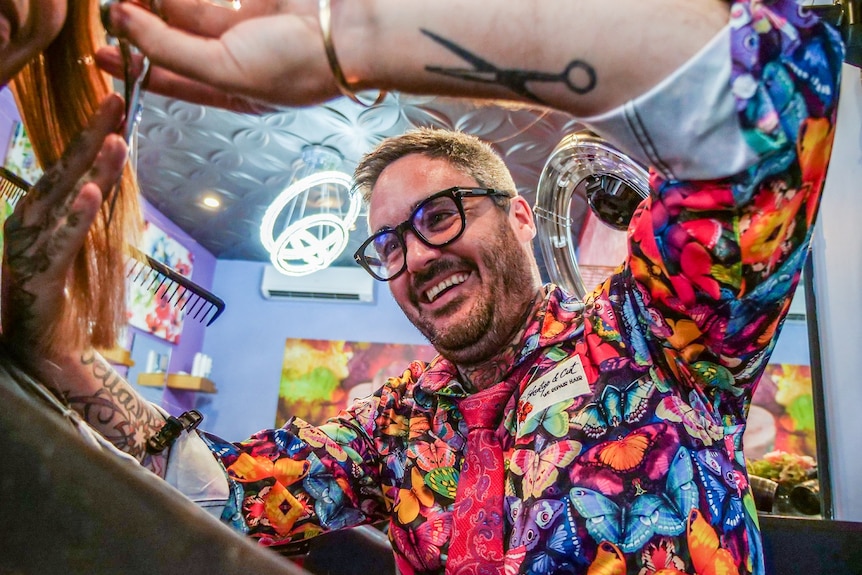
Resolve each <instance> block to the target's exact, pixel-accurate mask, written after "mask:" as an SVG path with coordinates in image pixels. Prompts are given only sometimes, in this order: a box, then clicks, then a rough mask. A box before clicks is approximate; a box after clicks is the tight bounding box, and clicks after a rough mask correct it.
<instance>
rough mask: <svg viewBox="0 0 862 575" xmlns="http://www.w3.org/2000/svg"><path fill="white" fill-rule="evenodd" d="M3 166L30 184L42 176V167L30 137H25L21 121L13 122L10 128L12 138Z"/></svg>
mask: <svg viewBox="0 0 862 575" xmlns="http://www.w3.org/2000/svg"><path fill="white" fill-rule="evenodd" d="M3 166H4V167H5V168H6V169H7V170H9V171H10V172H13V173H14V174H16V175H18V176H20V177H21V178H23V179H24V180H26V181H27V182H29V183H31V184H35V183H36V182H37V181H38V180H39V178H41V177H42V169H41V168H40V167H39V162H37V161H36V155H35V154H34V153H33V146H32V144H31V143H30V138H29V137H27V131H26V130H25V129H24V124H23V123H21V122H15V127H14V128H13V129H12V139H11V140H10V142H9V147H8V148H7V150H6V157H5V158H4V161H3Z"/></svg>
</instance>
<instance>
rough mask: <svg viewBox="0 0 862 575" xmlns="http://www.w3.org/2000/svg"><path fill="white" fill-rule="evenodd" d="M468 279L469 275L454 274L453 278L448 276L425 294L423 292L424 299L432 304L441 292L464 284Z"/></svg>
mask: <svg viewBox="0 0 862 575" xmlns="http://www.w3.org/2000/svg"><path fill="white" fill-rule="evenodd" d="M468 277H469V274H456V275H454V276H450V277H448V278H446V279H445V280H443V281H442V282H440V283H439V284H437V285H435V286H434V287H432V288H431V289H429V290H428V291H427V292H425V297H427V298H428V301H429V302H433V301H434V300H435V299H436V298H437V296H438V295H439V294H440V292H441V291H443V290H444V289H446V288H449V287H452V286H454V285H458V284H462V283H464V282H465V281H467V278H468Z"/></svg>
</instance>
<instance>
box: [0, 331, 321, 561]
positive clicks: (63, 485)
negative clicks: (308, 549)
mask: <svg viewBox="0 0 862 575" xmlns="http://www.w3.org/2000/svg"><path fill="white" fill-rule="evenodd" d="M27 377H28V376H27V375H26V374H25V373H24V372H23V371H21V370H20V369H19V368H18V367H17V366H16V365H15V363H14V362H13V361H11V360H10V358H9V355H8V353H7V352H6V351H5V349H3V348H2V347H0V574H15V575H31V574H32V575H51V574H54V573H58V574H59V573H62V574H64V575H66V574H68V575H75V574H81V575H99V574H103V573H105V574H107V573H111V574H123V575H138V574H140V575H144V574H146V575H153V574H161V573H164V574H170V573H177V574H182V575H195V574H200V575H205V574H206V575H213V574H219V575H229V574H236V575H249V574H251V573H261V574H266V575H307V573H308V572H307V571H305V570H303V569H301V568H299V567H297V566H296V565H294V564H293V563H291V562H289V561H288V560H286V559H284V558H282V557H280V556H278V555H276V554H275V553H273V552H271V551H269V550H267V549H264V548H262V547H258V546H257V545H255V544H254V543H252V542H251V541H250V540H248V539H246V538H244V537H242V536H241V535H238V534H237V533H235V532H234V531H232V530H231V529H229V528H228V527H226V526H224V525H223V524H221V523H220V522H219V521H218V520H217V519H215V518H213V517H212V516H210V515H209V514H207V513H206V512H205V511H203V510H202V509H200V508H199V507H197V506H196V505H195V504H194V503H192V502H191V501H190V500H188V499H186V498H185V497H184V496H183V495H182V494H180V493H179V492H178V491H177V490H175V489H174V488H172V487H171V486H170V485H168V484H167V483H165V482H164V481H162V480H160V479H158V478H157V477H155V476H154V475H153V474H151V473H150V472H149V471H147V470H145V469H143V468H142V467H139V466H136V465H134V464H130V463H126V462H121V461H119V460H118V459H116V457H115V456H113V455H109V454H107V453H104V452H102V451H99V450H97V449H94V448H93V447H91V446H90V445H87V444H86V443H85V442H84V440H83V439H82V438H81V437H80V436H79V435H78V434H77V432H76V431H74V430H73V429H72V428H71V426H70V425H69V424H68V422H66V421H64V420H63V418H62V417H60V416H59V415H58V414H57V413H55V412H54V411H51V410H49V409H48V408H47V407H46V404H44V403H42V401H41V400H39V399H37V398H35V397H34V396H32V395H29V394H28V393H26V392H24V391H23V389H26V388H27V387H28V386H26V385H24V386H22V385H21V382H22V381H24V380H25V378H27Z"/></svg>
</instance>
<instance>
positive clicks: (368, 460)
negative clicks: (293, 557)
mask: <svg viewBox="0 0 862 575" xmlns="http://www.w3.org/2000/svg"><path fill="white" fill-rule="evenodd" d="M378 401H379V399H378V397H376V396H372V397H369V398H367V399H365V400H360V401H357V402H356V403H355V404H354V406H353V407H352V408H351V409H350V410H347V411H344V412H342V413H341V414H340V415H339V416H338V417H336V418H334V419H332V420H329V421H328V422H326V423H324V424H323V425H320V426H312V425H310V424H308V423H306V422H305V421H303V420H300V419H296V418H294V419H292V420H290V421H288V422H287V423H286V424H285V425H284V427H282V428H280V429H272V430H265V431H261V432H258V433H256V434H255V435H253V436H252V437H251V438H249V439H247V440H246V441H243V442H240V443H230V442H227V441H224V440H222V439H220V438H218V437H216V436H214V435H211V434H208V433H205V432H201V433H200V437H201V438H202V439H203V441H204V442H205V443H206V445H207V447H208V448H209V451H210V452H211V453H212V454H215V456H216V458H217V459H218V461H219V462H220V464H221V465H220V466H221V467H222V468H223V471H222V475H223V476H224V477H225V482H226V488H227V491H229V493H228V495H227V497H226V504H225V505H224V506H223V508H222V513H221V519H222V521H224V522H226V523H228V524H229V525H231V526H233V527H234V528H235V529H237V530H238V531H240V532H242V533H245V534H247V535H248V536H250V537H252V538H255V539H257V540H258V541H259V542H260V543H261V544H263V545H267V546H277V545H285V544H288V543H296V542H299V541H303V540H305V539H307V538H309V537H312V536H314V535H317V534H319V533H321V532H323V531H328V530H334V529H341V528H345V527H352V526H355V525H359V524H363V523H370V522H375V521H378V520H381V519H383V518H384V517H386V516H387V515H386V507H387V506H386V503H385V500H384V497H383V496H382V492H381V488H380V481H379V474H380V464H379V460H378V456H377V454H376V449H375V447H374V443H373V441H372V440H371V438H370V435H369V433H368V429H371V428H373V422H374V418H373V415H372V414H373V413H374V409H375V406H376V404H377V402H378ZM169 470H170V468H169Z"/></svg>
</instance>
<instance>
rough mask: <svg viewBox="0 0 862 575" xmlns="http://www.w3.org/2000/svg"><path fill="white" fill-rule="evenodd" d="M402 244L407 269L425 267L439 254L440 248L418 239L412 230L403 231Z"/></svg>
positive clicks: (414, 269) (417, 269)
mask: <svg viewBox="0 0 862 575" xmlns="http://www.w3.org/2000/svg"><path fill="white" fill-rule="evenodd" d="M404 246H405V249H406V254H407V256H406V257H407V271H409V272H416V271H420V270H423V269H425V268H426V267H427V266H428V264H430V263H431V262H432V261H434V260H435V259H436V258H437V257H438V256H439V254H440V248H433V247H431V246H429V245H428V244H426V243H425V242H423V241H422V240H420V239H419V238H418V237H417V236H416V233H415V232H414V231H413V230H407V231H406V232H405V233H404Z"/></svg>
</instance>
